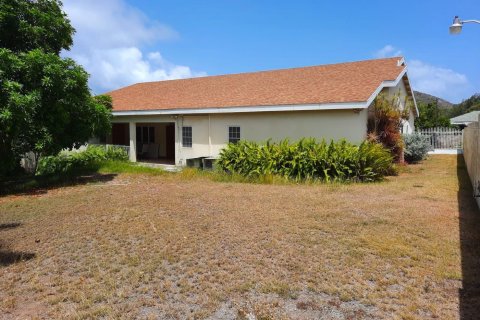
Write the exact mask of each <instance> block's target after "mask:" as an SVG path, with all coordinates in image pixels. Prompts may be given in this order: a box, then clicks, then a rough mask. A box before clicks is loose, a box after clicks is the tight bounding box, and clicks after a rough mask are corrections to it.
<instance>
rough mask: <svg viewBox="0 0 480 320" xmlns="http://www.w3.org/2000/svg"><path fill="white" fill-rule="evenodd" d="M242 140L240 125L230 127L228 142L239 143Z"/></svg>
mask: <svg viewBox="0 0 480 320" xmlns="http://www.w3.org/2000/svg"><path fill="white" fill-rule="evenodd" d="M238 141H240V127H228V142H230V143H237V142H238Z"/></svg>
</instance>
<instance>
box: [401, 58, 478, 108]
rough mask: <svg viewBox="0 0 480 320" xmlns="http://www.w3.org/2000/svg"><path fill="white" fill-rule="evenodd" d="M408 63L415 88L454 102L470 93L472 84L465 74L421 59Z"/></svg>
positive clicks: (409, 73)
mask: <svg viewBox="0 0 480 320" xmlns="http://www.w3.org/2000/svg"><path fill="white" fill-rule="evenodd" d="M407 65H408V75H409V77H410V81H411V82H412V87H413V89H414V90H417V91H422V92H426V93H429V94H433V95H435V96H438V97H441V98H444V99H446V100H449V101H452V102H459V101H461V100H462V99H464V98H465V97H467V96H468V95H469V94H470V91H471V89H472V88H471V84H470V83H469V81H468V79H467V76H465V75H464V74H461V73H458V72H455V71H453V70H451V69H447V68H442V67H437V66H433V65H430V64H428V63H425V62H423V61H420V60H411V61H409V62H408V64H407Z"/></svg>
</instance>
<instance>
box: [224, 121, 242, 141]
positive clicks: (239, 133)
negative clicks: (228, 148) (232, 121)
mask: <svg viewBox="0 0 480 320" xmlns="http://www.w3.org/2000/svg"><path fill="white" fill-rule="evenodd" d="M230 128H238V135H239V137H238V140H237V141H235V142H231V141H230ZM240 140H242V127H241V126H239V125H229V126H227V142H228V143H237V142H238V141H240Z"/></svg>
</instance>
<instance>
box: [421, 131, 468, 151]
mask: <svg viewBox="0 0 480 320" xmlns="http://www.w3.org/2000/svg"><path fill="white" fill-rule="evenodd" d="M416 133H417V134H421V135H423V136H428V137H429V138H430V145H431V146H432V149H435V150H436V149H450V150H452V149H454V150H458V149H463V132H462V130H460V129H454V128H430V129H420V130H417V131H416Z"/></svg>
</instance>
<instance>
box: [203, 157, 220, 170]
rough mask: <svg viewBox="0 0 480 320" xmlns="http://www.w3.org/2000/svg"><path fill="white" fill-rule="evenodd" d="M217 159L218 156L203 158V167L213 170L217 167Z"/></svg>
mask: <svg viewBox="0 0 480 320" xmlns="http://www.w3.org/2000/svg"><path fill="white" fill-rule="evenodd" d="M216 161H217V158H212V157H209V158H203V169H204V170H213V169H215V168H216V167H215V162H216Z"/></svg>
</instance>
